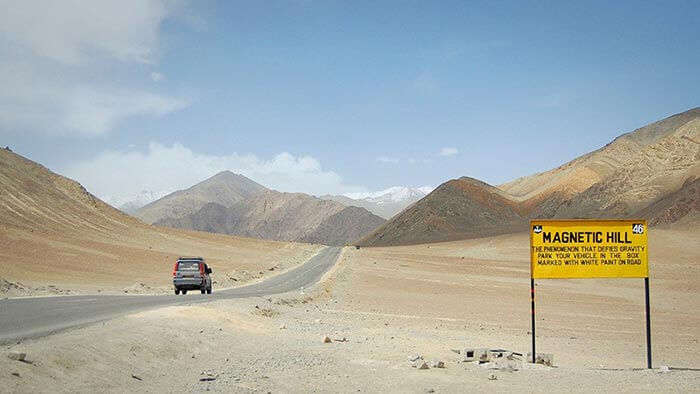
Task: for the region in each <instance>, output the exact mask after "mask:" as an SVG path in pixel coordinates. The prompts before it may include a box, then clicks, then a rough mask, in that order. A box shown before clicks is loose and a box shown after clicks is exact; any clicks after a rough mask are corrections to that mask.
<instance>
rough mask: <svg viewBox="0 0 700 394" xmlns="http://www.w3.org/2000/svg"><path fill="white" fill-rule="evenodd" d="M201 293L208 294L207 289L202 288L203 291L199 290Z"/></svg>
mask: <svg viewBox="0 0 700 394" xmlns="http://www.w3.org/2000/svg"><path fill="white" fill-rule="evenodd" d="M199 291H201V292H202V294H204V293H206V292H207V289H205V288H204V287H202V288H201V289H199Z"/></svg>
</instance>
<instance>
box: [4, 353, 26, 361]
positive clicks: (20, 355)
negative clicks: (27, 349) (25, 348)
mask: <svg viewBox="0 0 700 394" xmlns="http://www.w3.org/2000/svg"><path fill="white" fill-rule="evenodd" d="M7 358H9V359H10V360H15V361H24V360H25V359H26V358H27V353H22V352H10V353H9V354H8V355H7Z"/></svg>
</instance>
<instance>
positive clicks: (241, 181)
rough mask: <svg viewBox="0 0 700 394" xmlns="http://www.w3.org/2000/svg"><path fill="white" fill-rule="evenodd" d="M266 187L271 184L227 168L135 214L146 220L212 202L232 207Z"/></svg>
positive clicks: (174, 216)
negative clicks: (257, 180) (265, 184)
mask: <svg viewBox="0 0 700 394" xmlns="http://www.w3.org/2000/svg"><path fill="white" fill-rule="evenodd" d="M266 191H268V190H267V188H265V187H264V186H262V185H260V184H258V183H256V182H254V181H252V180H250V179H248V178H246V177H244V176H243V175H239V174H234V173H232V172H230V171H223V172H220V173H218V174H216V175H214V176H213V177H211V178H209V179H207V180H205V181H203V182H200V183H198V184H196V185H194V186H192V187H190V188H189V189H185V190H179V191H176V192H174V193H171V194H169V195H167V196H165V197H163V198H161V199H159V200H156V201H154V202H152V203H150V204H148V205H146V206H144V207H142V208H140V209H138V210H137V211H136V213H135V216H136V217H138V218H139V219H141V220H143V221H144V222H146V223H156V222H158V221H159V220H164V219H165V220H168V219H178V218H183V217H185V216H187V215H190V214H193V213H195V212H197V211H199V210H200V209H201V208H202V207H203V206H204V205H206V204H208V203H216V204H220V205H223V206H225V207H231V206H233V205H235V204H236V203H238V202H240V201H243V200H246V199H249V198H252V197H254V196H257V195H260V194H262V193H265V192H266Z"/></svg>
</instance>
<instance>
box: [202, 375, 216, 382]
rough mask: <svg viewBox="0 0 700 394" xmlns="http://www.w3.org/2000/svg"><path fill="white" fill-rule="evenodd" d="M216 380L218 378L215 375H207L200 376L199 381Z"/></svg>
mask: <svg viewBox="0 0 700 394" xmlns="http://www.w3.org/2000/svg"><path fill="white" fill-rule="evenodd" d="M215 380H216V378H215V377H213V376H207V377H204V378H199V381H200V382H213V381H215Z"/></svg>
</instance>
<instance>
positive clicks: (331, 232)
mask: <svg viewBox="0 0 700 394" xmlns="http://www.w3.org/2000/svg"><path fill="white" fill-rule="evenodd" d="M385 222H386V220H384V219H383V218H381V217H379V216H377V215H374V214H372V213H371V212H369V211H368V210H366V209H364V208H359V207H345V208H343V210H341V211H340V212H337V213H335V214H333V215H331V216H329V217H327V218H326V219H324V220H323V222H321V224H319V225H318V227H316V229H315V230H314V231H313V232H312V233H310V234H308V235H305V236H304V237H302V238H301V239H300V240H301V241H305V242H311V243H320V244H324V245H345V244H348V243H350V242H352V241H355V240H357V239H360V238H362V237H364V236H366V235H367V234H369V233H371V232H372V231H374V230H375V229H377V227H379V226H381V225H382V224H384V223H385Z"/></svg>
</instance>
